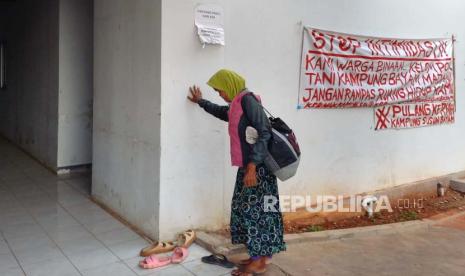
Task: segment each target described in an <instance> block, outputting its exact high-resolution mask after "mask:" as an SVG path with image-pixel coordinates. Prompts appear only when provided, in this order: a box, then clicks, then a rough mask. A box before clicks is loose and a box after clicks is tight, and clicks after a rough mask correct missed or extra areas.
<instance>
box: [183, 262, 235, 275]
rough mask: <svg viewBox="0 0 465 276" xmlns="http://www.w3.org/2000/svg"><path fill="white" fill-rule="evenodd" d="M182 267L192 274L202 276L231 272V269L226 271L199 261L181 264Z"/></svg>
mask: <svg viewBox="0 0 465 276" xmlns="http://www.w3.org/2000/svg"><path fill="white" fill-rule="evenodd" d="M182 266H184V267H185V268H186V269H187V270H189V271H190V272H192V273H193V274H195V275H202V276H219V275H224V274H226V273H229V272H231V271H232V269H227V268H224V267H221V266H217V265H210V264H206V263H202V261H200V260H195V261H191V262H185V263H182Z"/></svg>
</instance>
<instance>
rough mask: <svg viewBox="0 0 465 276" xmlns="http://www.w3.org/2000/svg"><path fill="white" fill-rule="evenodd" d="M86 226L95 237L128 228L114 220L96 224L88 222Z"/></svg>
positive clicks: (96, 222) (101, 221)
mask: <svg viewBox="0 0 465 276" xmlns="http://www.w3.org/2000/svg"><path fill="white" fill-rule="evenodd" d="M84 226H85V227H86V228H87V229H88V230H89V231H90V232H92V233H93V234H95V235H96V234H101V233H105V232H109V231H112V230H116V229H120V228H125V227H126V226H125V225H124V224H122V223H121V222H119V221H118V220H117V219H114V218H110V219H106V220H100V221H95V222H87V223H84Z"/></svg>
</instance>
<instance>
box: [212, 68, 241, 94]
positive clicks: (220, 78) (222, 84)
mask: <svg viewBox="0 0 465 276" xmlns="http://www.w3.org/2000/svg"><path fill="white" fill-rule="evenodd" d="M207 84H208V85H210V86H211V87H212V88H214V89H218V90H222V91H224V92H226V94H227V95H228V97H229V99H230V100H233V99H234V97H236V96H237V94H239V93H240V92H241V91H242V90H244V89H245V79H244V78H243V77H241V76H240V75H239V74H237V73H236V72H233V71H231V70H227V69H221V70H220V71H218V72H216V73H215V74H214V75H213V76H212V77H211V78H210V80H209V81H208V82H207Z"/></svg>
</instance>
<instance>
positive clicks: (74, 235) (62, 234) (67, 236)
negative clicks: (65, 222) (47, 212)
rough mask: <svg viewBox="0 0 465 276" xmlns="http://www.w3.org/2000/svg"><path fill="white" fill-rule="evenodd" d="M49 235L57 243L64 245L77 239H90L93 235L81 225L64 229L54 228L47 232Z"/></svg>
mask: <svg viewBox="0 0 465 276" xmlns="http://www.w3.org/2000/svg"><path fill="white" fill-rule="evenodd" d="M47 233H48V235H49V236H50V237H51V238H52V240H54V241H55V242H57V243H62V242H65V241H70V240H77V239H90V238H93V235H92V234H91V233H90V232H89V231H87V229H86V228H84V227H83V226H81V225H73V226H69V227H64V228H54V229H48V230H47Z"/></svg>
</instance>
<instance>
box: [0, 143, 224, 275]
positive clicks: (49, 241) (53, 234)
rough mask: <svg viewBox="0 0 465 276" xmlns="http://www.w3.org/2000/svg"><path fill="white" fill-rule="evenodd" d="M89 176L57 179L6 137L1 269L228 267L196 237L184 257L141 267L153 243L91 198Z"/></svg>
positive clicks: (179, 271)
mask: <svg viewBox="0 0 465 276" xmlns="http://www.w3.org/2000/svg"><path fill="white" fill-rule="evenodd" d="M89 192H90V178H89V177H85V176H80V177H72V178H67V179H62V178H60V179H58V178H57V177H56V176H55V175H53V174H52V173H50V172H49V171H48V170H46V169H44V168H43V167H42V166H41V165H39V164H38V163H37V162H35V161H34V160H33V159H31V158H29V157H28V156H27V155H25V154H24V153H23V152H21V151H20V150H18V149H17V148H15V147H13V146H12V145H11V144H9V143H8V142H6V141H5V140H3V139H2V138H0V275H2V276H9V275H31V276H39V275H40V276H42V275H43V276H53V275H56V276H68V275H112V276H119V275H121V276H123V275H176V276H182V275H202V276H203V275H214V276H216V275H225V274H226V275H228V274H229V273H230V271H229V270H226V269H222V268H218V267H212V266H210V265H207V264H203V263H201V262H200V258H201V257H202V256H205V255H209V254H210V253H209V252H208V251H206V250H204V249H202V248H200V247H199V246H197V245H195V244H194V245H192V246H191V247H190V256H189V258H188V259H187V260H186V261H185V262H184V263H183V264H181V265H171V266H167V267H164V268H162V269H157V270H143V269H140V268H139V267H138V262H139V261H140V259H141V258H140V257H138V252H139V250H140V249H141V248H142V247H144V246H146V245H147V242H146V241H145V240H143V239H142V238H140V237H139V236H138V235H137V234H136V233H134V232H133V231H131V230H130V229H129V228H127V227H126V226H125V225H123V224H122V223H120V222H119V221H118V220H116V219H114V218H113V217H112V216H110V215H109V214H108V213H106V212H105V211H104V210H102V209H101V208H100V207H99V206H97V205H95V204H94V203H93V202H91V201H90V200H89V198H88V195H89Z"/></svg>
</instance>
